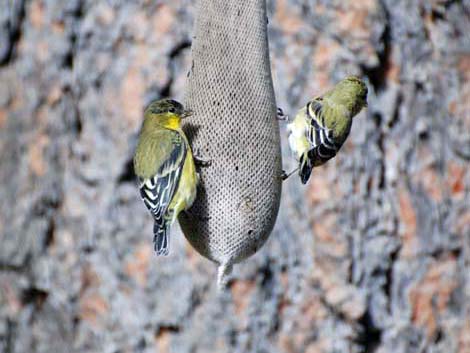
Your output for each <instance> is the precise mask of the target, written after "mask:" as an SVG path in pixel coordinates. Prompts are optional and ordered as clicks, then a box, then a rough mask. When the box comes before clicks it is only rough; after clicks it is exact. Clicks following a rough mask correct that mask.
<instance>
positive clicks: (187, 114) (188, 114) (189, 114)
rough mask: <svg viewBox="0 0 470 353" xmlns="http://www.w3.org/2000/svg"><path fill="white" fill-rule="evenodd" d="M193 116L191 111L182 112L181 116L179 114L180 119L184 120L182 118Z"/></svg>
mask: <svg viewBox="0 0 470 353" xmlns="http://www.w3.org/2000/svg"><path fill="white" fill-rule="evenodd" d="M191 115H193V111H192V110H189V109H186V110H184V111H183V114H181V118H182V119H184V118H187V117H188V116H191Z"/></svg>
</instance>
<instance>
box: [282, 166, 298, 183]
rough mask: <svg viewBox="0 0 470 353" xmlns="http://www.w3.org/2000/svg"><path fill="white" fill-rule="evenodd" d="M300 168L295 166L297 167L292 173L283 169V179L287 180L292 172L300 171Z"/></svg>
mask: <svg viewBox="0 0 470 353" xmlns="http://www.w3.org/2000/svg"><path fill="white" fill-rule="evenodd" d="M298 170H299V168H295V169H294V170H293V171H292V172H290V173H286V171H285V170H283V171H282V174H281V179H282V181H284V180H287V179H288V178H289V177H290V176H291V175H292V174H294V173H295V172H296V171H298Z"/></svg>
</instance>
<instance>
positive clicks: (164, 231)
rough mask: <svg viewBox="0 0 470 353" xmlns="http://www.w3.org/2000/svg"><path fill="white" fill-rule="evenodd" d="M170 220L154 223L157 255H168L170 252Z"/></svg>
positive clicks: (154, 241) (154, 242)
mask: <svg viewBox="0 0 470 353" xmlns="http://www.w3.org/2000/svg"><path fill="white" fill-rule="evenodd" d="M169 228H170V227H169V225H168V222H166V221H163V222H157V220H155V224H154V225H153V244H154V249H155V252H156V253H157V255H159V256H160V255H163V256H167V255H168V254H169V252H170V238H169V236H168V233H169Z"/></svg>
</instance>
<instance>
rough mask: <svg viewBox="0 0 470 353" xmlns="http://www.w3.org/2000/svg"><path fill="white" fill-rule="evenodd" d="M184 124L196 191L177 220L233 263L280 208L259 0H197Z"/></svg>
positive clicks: (261, 238) (256, 243)
mask: <svg viewBox="0 0 470 353" xmlns="http://www.w3.org/2000/svg"><path fill="white" fill-rule="evenodd" d="M185 104H186V105H187V107H188V108H190V109H192V110H193V111H194V115H193V116H192V117H191V118H190V119H188V122H187V123H186V125H185V126H184V129H185V131H186V132H187V134H188V137H189V139H190V141H191V144H192V147H193V151H194V153H195V154H196V155H198V156H199V157H201V158H203V159H209V160H211V162H212V163H211V165H210V166H208V167H201V168H199V173H200V177H201V179H200V186H199V188H198V195H197V199H196V201H195V203H194V205H193V207H192V208H191V209H190V212H188V213H182V214H181V216H180V218H179V220H180V224H181V227H182V229H183V232H184V234H185V236H186V238H187V239H188V241H189V242H190V243H191V244H192V246H193V247H194V248H195V249H196V250H197V251H198V252H199V253H200V254H202V255H203V256H205V257H207V258H209V259H210V260H212V261H215V262H216V263H218V264H219V265H220V266H219V284H223V282H224V280H225V279H226V277H225V275H226V274H227V273H229V272H230V270H231V267H232V265H233V264H234V263H236V262H239V261H241V260H243V259H245V258H247V257H249V256H251V255H252V254H254V253H255V252H256V251H257V250H258V249H259V248H260V247H261V246H262V245H263V244H264V242H265V241H266V239H267V238H268V236H269V234H270V233H271V230H272V228H273V226H274V222H275V220H276V217H277V212H278V209H279V201H280V195H281V178H280V176H281V173H282V170H281V151H280V141H279V125H278V122H277V119H276V102H275V97H274V90H273V85H272V78H271V69H270V62H269V52H268V41H267V17H266V3H265V0H249V1H228V0H199V2H198V5H197V15H196V23H195V35H194V38H193V43H192V65H191V69H190V72H189V74H188V85H187V92H186V99H185Z"/></svg>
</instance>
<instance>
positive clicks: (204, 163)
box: [193, 150, 212, 167]
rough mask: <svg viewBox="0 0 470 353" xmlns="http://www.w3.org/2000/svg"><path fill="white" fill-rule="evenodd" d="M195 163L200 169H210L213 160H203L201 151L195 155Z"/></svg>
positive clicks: (195, 152) (197, 151)
mask: <svg viewBox="0 0 470 353" xmlns="http://www.w3.org/2000/svg"><path fill="white" fill-rule="evenodd" d="M193 159H194V163H195V164H196V165H197V166H199V167H210V166H211V164H212V159H208V158H203V157H201V154H200V152H199V150H195V151H194V154H193Z"/></svg>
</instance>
